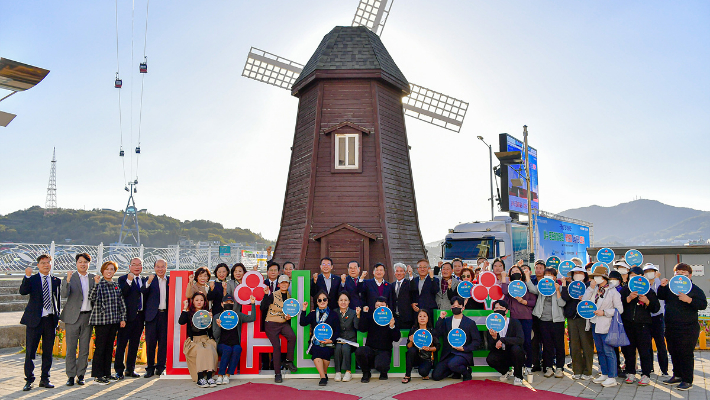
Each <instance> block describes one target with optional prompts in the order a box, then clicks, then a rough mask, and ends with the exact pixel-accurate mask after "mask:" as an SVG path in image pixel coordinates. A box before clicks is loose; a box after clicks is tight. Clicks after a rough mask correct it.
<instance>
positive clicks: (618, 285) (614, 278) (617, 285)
mask: <svg viewBox="0 0 710 400" xmlns="http://www.w3.org/2000/svg"><path fill="white" fill-rule="evenodd" d="M624 265H626V263H624ZM622 270H623V269H622ZM627 276H628V274H627ZM609 287H610V288H613V289H614V290H616V291H617V292H619V294H621V289H623V288H624V276H623V275H621V272H619V271H611V272H609ZM614 354H616V376H618V377H619V378H622V379H626V372H624V369H623V368H621V357H620V354H621V349H620V348H619V347H614Z"/></svg>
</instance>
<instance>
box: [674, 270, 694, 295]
mask: <svg viewBox="0 0 710 400" xmlns="http://www.w3.org/2000/svg"><path fill="white" fill-rule="evenodd" d="M668 288H669V289H670V290H671V292H673V294H674V295H676V296H677V295H679V294H681V293H683V294H688V293H690V289H692V288H693V282H691V281H690V278H688V277H687V276H685V275H676V276H674V277H672V278H671V280H670V281H669V282H668Z"/></svg>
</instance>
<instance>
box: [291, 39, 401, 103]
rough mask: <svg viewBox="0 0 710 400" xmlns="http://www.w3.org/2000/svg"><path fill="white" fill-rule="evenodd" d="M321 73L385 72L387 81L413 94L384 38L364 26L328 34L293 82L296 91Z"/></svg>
mask: <svg viewBox="0 0 710 400" xmlns="http://www.w3.org/2000/svg"><path fill="white" fill-rule="evenodd" d="M318 70H381V71H382V72H383V77H385V79H386V80H387V81H389V82H390V83H392V84H394V85H395V86H398V87H400V88H401V89H402V90H404V91H406V92H407V93H408V92H409V83H408V82H407V78H405V77H404V74H402V71H400V70H399V68H398V67H397V64H395V62H394V60H393V59H392V57H391V56H390V54H389V53H388V52H387V49H386V48H385V45H384V44H382V40H380V37H379V36H377V35H376V34H375V33H373V32H372V31H371V30H369V29H367V28H366V27H364V26H336V27H335V28H333V30H332V31H330V32H329V33H328V34H327V35H325V36H324V37H323V40H322V41H321V42H320V45H318V48H317V49H316V51H315V53H313V55H312V56H311V59H310V60H308V62H307V63H306V66H305V67H304V68H303V71H301V75H299V76H298V79H296V81H295V82H294V83H293V86H292V87H291V90H292V92H293V91H294V88H296V87H298V86H299V85H300V84H301V83H302V82H303V81H304V80H306V79H307V78H308V77H309V76H310V75H311V74H313V73H314V72H316V71H318Z"/></svg>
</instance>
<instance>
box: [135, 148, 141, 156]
mask: <svg viewBox="0 0 710 400" xmlns="http://www.w3.org/2000/svg"><path fill="white" fill-rule="evenodd" d="M140 153H141V147H140V146H138V147H136V154H140Z"/></svg>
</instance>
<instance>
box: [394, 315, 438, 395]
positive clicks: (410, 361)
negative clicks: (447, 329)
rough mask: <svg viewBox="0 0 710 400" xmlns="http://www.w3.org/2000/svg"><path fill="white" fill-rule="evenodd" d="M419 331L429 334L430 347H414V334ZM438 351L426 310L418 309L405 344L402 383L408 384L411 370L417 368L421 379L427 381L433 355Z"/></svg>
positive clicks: (432, 363)
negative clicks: (426, 331) (404, 369)
mask: <svg viewBox="0 0 710 400" xmlns="http://www.w3.org/2000/svg"><path fill="white" fill-rule="evenodd" d="M419 329H426V330H428V331H429V333H430V334H431V337H432V340H431V346H427V347H422V348H421V349H420V348H418V347H416V346H414V332H416V331H418V330H419ZM437 350H439V338H438V337H437V336H436V335H435V334H434V328H433V326H432V323H431V320H430V319H429V313H428V312H427V310H423V309H420V310H419V312H418V313H417V321H416V322H415V323H414V326H412V328H411V329H410V330H409V341H408V342H407V371H406V372H405V374H404V378H403V379H402V383H409V381H411V380H412V368H414V366H415V365H417V366H419V375H420V376H421V377H422V379H424V380H427V379H429V372H431V370H432V368H433V367H434V353H436V351H437Z"/></svg>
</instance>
